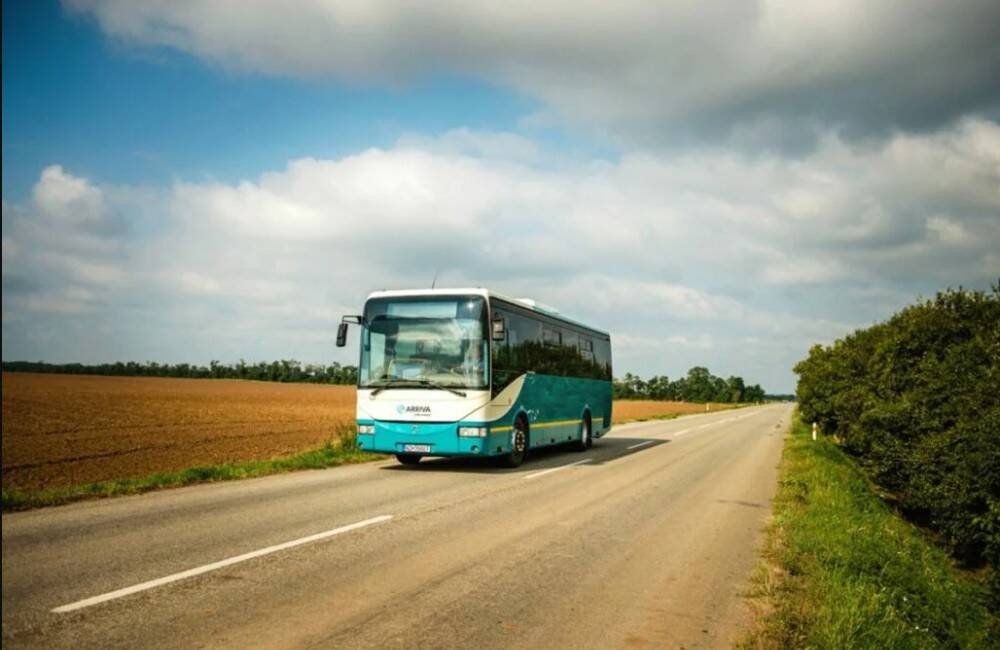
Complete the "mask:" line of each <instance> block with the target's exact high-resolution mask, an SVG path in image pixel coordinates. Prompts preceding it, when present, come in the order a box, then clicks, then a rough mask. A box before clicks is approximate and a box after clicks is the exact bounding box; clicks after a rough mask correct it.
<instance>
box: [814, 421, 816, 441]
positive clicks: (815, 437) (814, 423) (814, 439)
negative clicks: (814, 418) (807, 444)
mask: <svg viewBox="0 0 1000 650" xmlns="http://www.w3.org/2000/svg"><path fill="white" fill-rule="evenodd" d="M813 440H816V423H815V422H813Z"/></svg>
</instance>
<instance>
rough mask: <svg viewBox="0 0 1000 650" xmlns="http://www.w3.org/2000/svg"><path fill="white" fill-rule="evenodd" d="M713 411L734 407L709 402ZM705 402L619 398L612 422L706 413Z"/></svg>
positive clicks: (616, 401)
mask: <svg viewBox="0 0 1000 650" xmlns="http://www.w3.org/2000/svg"><path fill="white" fill-rule="evenodd" d="M708 407H709V409H710V410H712V411H722V410H724V409H729V408H733V405H732V404H709V405H708ZM704 412H705V405H704V404H692V403H691V402H660V401H654V400H642V399H618V400H615V404H614V411H613V415H612V422H613V423H614V424H620V423H622V422H629V421H631V420H642V419H644V418H655V417H658V416H664V415H673V414H675V413H676V414H680V415H688V414H690V413H704Z"/></svg>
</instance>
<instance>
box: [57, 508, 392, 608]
mask: <svg viewBox="0 0 1000 650" xmlns="http://www.w3.org/2000/svg"><path fill="white" fill-rule="evenodd" d="M390 519H392V515H380V516H378V517H372V518H371V519H365V520H364V521H359V522H357V523H354V524H348V525H346V526H341V527H339V528H332V529H330V530H325V531H323V532H321V533H316V534H315V535H308V536H306V537H300V538H299V539H293V540H292V541H290V542H284V543H282V544H275V545H274V546H268V547H266V548H262V549H258V550H256V551H250V552H249V553H244V554H242V555H237V556H234V557H230V558H226V559H225V560H219V561H218V562H212V563H211V564H204V565H202V566H199V567H195V568H193V569H188V570H187V571H181V572H180V573H174V574H171V575H169V576H164V577H162V578H157V579H156V580H149V581H148V582H141V583H139V584H137V585H132V586H131V587H125V588H123V589H117V590H115V591H109V592H108V593H105V594H101V595H99V596H94V597H92V598H85V599H83V600H78V601H76V602H75V603H70V604H68V605H62V606H60V607H56V608H54V609H53V610H52V611H53V612H54V613H56V614H64V613H66V612H72V611H75V610H77V609H83V608H84V607H90V606H91V605H97V604H99V603H104V602H107V601H109V600H115V599H116V598H122V597H123V596H128V595H130V594H134V593H138V592H140V591H146V590H147V589H153V588H155V587H161V586H163V585H166V584H170V583H171V582H177V581H178V580H184V579H186V578H192V577H194V576H198V575H201V574H203V573H208V572H209V571H215V570H216V569H221V568H223V567H227V566H231V565H233V564H237V563H239V562H246V561H247V560H252V559H254V558H257V557H261V556H262V555H270V554H271V553H277V552H278V551H284V550H286V549H289V548H294V547H296V546H301V545H302V544H308V543H309V542H315V541H318V540H321V539H326V538H328V537H333V536H334V535H340V534H341V533H347V532H350V531H352V530H357V529H359V528H365V527H366V526H372V525H374V524H380V523H382V522H383V521H389V520H390Z"/></svg>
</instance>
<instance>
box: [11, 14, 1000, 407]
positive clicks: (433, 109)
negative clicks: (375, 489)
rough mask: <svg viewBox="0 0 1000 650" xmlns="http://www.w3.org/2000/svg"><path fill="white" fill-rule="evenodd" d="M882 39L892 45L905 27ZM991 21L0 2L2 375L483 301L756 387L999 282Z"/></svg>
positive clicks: (163, 354)
mask: <svg viewBox="0 0 1000 650" xmlns="http://www.w3.org/2000/svg"><path fill="white" fill-rule="evenodd" d="M900 24H906V25H907V29H905V30H900V29H898V26H899V25H900ZM997 24H1000V6H998V5H997V3H996V2H993V1H988V0H962V1H961V2H954V3H947V4H943V3H939V2H935V1H933V0H916V1H915V2H902V1H899V0H880V1H879V2H876V3H874V4H872V3H869V2H867V1H862V0H848V1H846V2H843V1H842V2H836V3H829V2H800V3H760V4H747V3H743V2H735V1H734V2H729V1H718V2H709V3H704V2H691V3H687V2H680V3H670V4H666V5H650V4H646V3H635V4H631V3H622V4H619V5H615V6H611V5H608V4H607V3H602V2H582V3H579V4H578V6H576V7H575V9H574V11H573V12H572V13H567V12H566V11H565V10H564V8H563V7H562V6H561V5H560V4H559V3H548V2H532V3H530V6H527V7H520V6H518V5H517V4H511V5H504V6H493V7H487V6H485V5H482V6H477V5H473V4H468V3H460V2H456V3H441V4H433V5H431V4H419V5H414V4H408V3H397V2H392V1H391V0H373V1H372V2H368V3H351V2H343V3H337V2H334V3H327V2H318V1H317V2H303V3H302V4H301V5H299V6H298V8H297V10H296V11H295V12H289V11H286V10H285V9H283V8H282V6H281V5H280V4H278V3H273V2H265V1H263V0H261V1H257V0H245V1H243V2H239V3H235V4H226V3H218V2H208V1H207V0H184V1H178V2H162V3H161V2H153V3H128V2H117V1H115V0H66V2H65V3H64V4H59V3H55V2H5V3H4V5H3V350H4V352H3V356H4V359H8V360H13V359H33V360H34V359H42V360H48V361H83V362H98V361H110V360H125V359H137V360H156V361H163V362H179V361H187V362H195V363H206V362H207V361H209V360H210V359H220V360H223V361H235V360H237V359H239V358H244V359H247V360H269V359H274V358H296V359H299V360H301V361H304V362H330V361H333V360H336V361H341V362H345V363H351V362H353V361H354V357H355V355H356V350H354V349H348V350H346V351H345V350H337V349H335V348H333V347H332V335H333V331H334V330H335V326H336V323H337V322H338V321H339V317H340V315H341V314H343V313H356V312H357V311H358V309H359V308H360V305H361V302H362V301H363V299H364V297H365V295H366V294H367V293H368V292H369V291H372V290H375V289H382V288H411V287H419V286H424V285H426V284H428V283H429V281H430V278H431V277H433V275H434V273H435V272H437V273H439V275H440V278H439V282H438V284H439V286H440V285H442V284H446V285H453V286H489V287H491V288H494V289H496V290H498V291H500V292H502V293H506V294H510V295H517V296H530V297H534V298H536V299H538V300H540V301H542V302H545V303H548V304H552V305H555V306H557V307H559V308H560V309H562V310H563V311H564V312H566V313H568V314H571V315H574V316H576V317H578V318H580V319H581V320H585V321H590V322H593V323H594V324H595V325H598V326H600V327H603V328H605V329H608V330H610V331H611V332H612V333H613V335H614V342H615V343H614V345H615V359H616V373H617V374H619V375H621V374H624V373H625V372H633V373H638V374H641V375H643V376H649V375H652V374H667V375H669V376H671V377H676V376H678V375H680V374H683V373H685V372H686V371H687V369H688V368H689V367H691V366H693V365H707V366H708V367H709V368H710V369H711V370H712V371H713V372H715V373H716V374H721V375H728V374H739V375H742V376H743V377H745V378H746V379H747V380H748V381H750V382H760V383H762V384H763V385H764V386H765V388H767V389H769V390H772V391H776V392H777V391H781V392H788V391H791V390H792V389H793V387H794V381H795V378H794V374H793V373H792V371H791V367H792V365H794V363H795V362H796V361H797V360H798V359H800V358H802V357H803V356H804V355H805V353H806V351H807V350H808V347H809V346H810V345H812V344H813V343H816V342H830V341H832V340H833V339H835V338H837V337H839V336H843V335H845V334H846V333H848V332H850V331H851V330H853V329H854V328H857V327H862V326H866V325H868V324H871V323H872V322H875V321H877V320H880V319H884V318H886V317H888V316H889V315H891V314H892V313H893V312H894V311H895V310H897V309H899V308H900V307H902V306H903V305H906V304H908V303H911V302H913V301H914V300H916V299H918V298H919V297H921V296H925V297H926V296H930V295H933V293H934V292H935V291H937V290H939V289H942V288H945V287H948V286H958V285H962V286H967V287H973V288H980V289H988V288H989V286H990V285H991V283H993V282H996V281H997V279H998V278H1000V252H998V251H1000V125H998V123H997V116H998V115H1000V83H998V82H997V80H996V74H995V71H996V70H997V69H1000V35H998V34H997V28H996V25H997Z"/></svg>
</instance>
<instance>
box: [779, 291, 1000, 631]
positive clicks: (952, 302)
mask: <svg viewBox="0 0 1000 650" xmlns="http://www.w3.org/2000/svg"><path fill="white" fill-rule="evenodd" d="M795 372H796V373H797V374H798V376H799V380H798V387H797V391H798V399H799V408H800V413H801V416H802V418H803V420H805V421H806V422H816V423H818V425H819V427H820V430H821V431H822V432H823V433H824V434H827V435H832V436H836V437H837V440H839V441H840V443H841V444H842V446H843V447H844V448H845V449H846V450H847V451H848V452H849V453H850V454H853V455H854V456H855V457H856V458H857V459H858V462H859V465H860V466H861V467H862V468H863V470H864V471H865V473H866V474H867V475H868V476H869V477H870V479H871V480H872V481H873V482H874V483H875V484H876V485H877V486H879V487H880V488H881V490H882V491H883V492H884V494H886V495H888V496H889V497H890V498H891V499H892V500H893V501H894V502H895V503H896V504H897V505H898V507H899V508H900V509H901V510H902V512H903V513H904V514H906V515H908V516H909V517H911V518H913V519H915V520H916V521H917V522H918V523H920V524H923V525H925V526H928V527H930V528H932V529H933V530H935V531H937V533H938V534H939V535H940V537H941V539H942V540H943V541H944V542H945V544H946V545H947V546H948V548H949V549H950V550H951V551H952V552H953V554H954V555H955V556H956V557H957V558H959V559H960V560H962V561H963V562H965V563H966V564H967V565H969V566H979V565H981V564H983V563H988V564H990V565H992V567H993V571H992V574H991V575H992V578H990V583H991V593H992V596H991V598H992V609H993V611H1000V571H998V570H997V569H998V568H1000V283H998V284H997V285H996V286H995V287H993V289H992V292H991V293H986V292H979V291H969V290H963V289H961V288H960V289H958V290H948V291H944V292H941V293H939V294H937V296H936V297H935V298H934V299H932V300H925V301H922V302H919V303H917V304H915V305H911V306H909V307H906V308H905V309H903V310H901V311H900V312H898V313H897V314H895V315H894V316H893V317H892V318H890V319H889V320H888V321H886V322H883V323H878V324H876V325H874V326H872V327H869V328H867V329H861V330H858V331H856V332H854V333H853V334H851V335H850V336H847V337H845V338H843V339H840V340H838V341H836V342H835V343H833V344H832V345H828V346H822V345H816V346H814V347H813V348H812V349H811V350H810V351H809V356H808V357H807V358H806V359H804V360H803V361H801V362H799V364H798V365H796V366H795Z"/></svg>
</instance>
